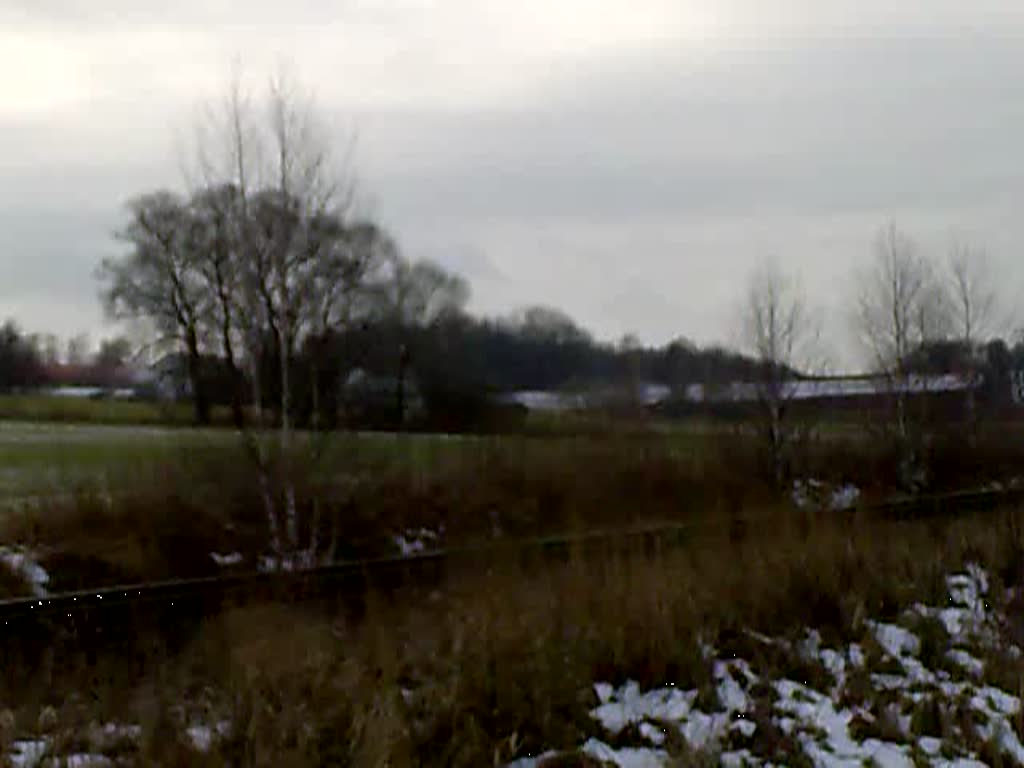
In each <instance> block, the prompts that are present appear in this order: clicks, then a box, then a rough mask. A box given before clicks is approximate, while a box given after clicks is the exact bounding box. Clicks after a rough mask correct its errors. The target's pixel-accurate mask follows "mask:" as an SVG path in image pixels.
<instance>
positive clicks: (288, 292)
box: [196, 75, 371, 562]
mask: <svg viewBox="0 0 1024 768" xmlns="http://www.w3.org/2000/svg"><path fill="white" fill-rule="evenodd" d="M329 135H330V132H329V131H328V129H327V126H326V124H325V123H324V121H323V120H322V118H321V117H320V115H319V114H318V113H317V111H316V109H315V107H314V104H313V102H312V100H311V99H310V98H309V97H308V95H307V94H305V93H303V92H302V91H301V89H300V88H299V87H298V86H297V84H296V82H295V81H294V80H293V79H292V78H290V77H288V76H285V75H279V76H277V77H275V78H273V79H272V80H271V81H270V83H269V85H268V87H267V89H266V92H265V93H264V95H263V96H262V98H259V99H258V98H255V97H253V96H251V95H250V94H249V93H247V92H246V91H245V89H244V88H243V87H242V83H241V79H240V78H236V79H235V80H234V81H233V82H232V84H231V86H230V88H229V90H228V92H227V95H226V98H225V99H224V100H223V102H222V103H221V105H220V106H219V108H218V109H216V110H212V111H211V112H210V113H209V115H208V119H207V121H206V122H205V123H204V125H203V129H202V130H200V131H199V132H198V133H197V137H198V141H197V144H198V147H197V151H196V156H197V166H198V169H199V172H198V174H196V176H197V177H198V178H200V179H201V180H202V185H203V188H205V189H207V190H214V191H216V194H213V195H212V196H208V197H207V199H206V202H207V208H208V210H209V211H210V213H211V216H210V217H209V222H210V224H211V227H210V228H209V230H208V231H209V232H210V233H212V236H211V237H209V238H208V239H207V247H206V248H205V249H204V250H203V254H204V255H203V259H202V268H201V272H202V274H203V275H204V278H205V281H206V283H207V285H208V286H209V290H208V293H209V294H210V295H211V296H212V297H213V300H212V302H211V304H212V308H213V316H214V317H215V318H216V321H217V322H216V325H217V326H218V327H219V328H220V330H219V333H218V336H219V338H220V340H221V347H222V349H223V351H224V354H225V356H226V357H227V358H228V359H229V361H230V360H231V358H232V356H233V355H234V354H235V346H236V345H238V346H241V347H242V349H243V350H244V351H243V356H244V359H245V360H246V361H247V363H248V365H249V368H250V377H251V380H252V386H253V401H254V404H255V405H256V407H257V409H258V410H259V411H260V412H263V410H264V409H265V408H266V407H268V406H269V407H270V408H272V409H274V410H276V420H277V424H278V429H277V442H278V450H277V451H276V453H275V454H274V456H275V457H276V458H275V459H274V460H273V461H274V463H275V466H273V467H272V466H271V453H270V452H269V451H268V450H267V446H266V445H265V440H263V439H255V437H254V435H253V434H252V433H249V432H245V433H244V434H245V436H246V439H247V442H248V444H249V445H250V446H251V448H252V453H253V455H254V457H255V459H256V463H257V466H258V468H259V477H260V485H261V488H262V493H263V498H264V505H265V508H266V512H267V518H268V523H269V527H270V533H271V540H272V542H273V547H274V549H275V551H276V552H277V553H278V555H279V556H281V557H280V558H279V562H283V560H282V558H284V557H285V556H287V557H288V558H295V557H301V558H305V559H306V560H308V559H309V558H311V557H313V556H315V554H316V552H315V550H316V548H317V546H318V542H317V539H316V535H315V532H316V529H317V525H315V524H314V525H312V526H308V527H309V528H310V530H311V538H310V540H309V541H308V542H307V543H306V545H305V546H303V545H302V543H301V542H300V525H299V520H298V514H297V503H296V496H295V494H296V490H295V484H294V482H293V481H292V477H293V475H294V470H295V469H297V467H298V466H299V464H298V462H297V460H296V457H295V456H294V454H295V450H296V441H295V438H294V424H293V415H294V381H293V372H294V367H295V365H296V360H297V353H298V351H299V350H300V349H302V348H303V347H304V345H306V346H308V345H307V342H309V341H310V340H311V339H314V338H316V337H318V336H322V335H323V334H324V333H325V332H326V330H327V329H328V328H329V327H331V326H332V325H335V324H339V323H341V322H343V320H344V318H345V317H346V314H347V312H348V310H349V309H350V308H351V305H352V294H353V292H354V290H355V287H356V286H358V285H359V284H361V282H362V281H363V280H364V279H365V276H366V274H367V271H368V270H369V265H370V262H371V260H370V259H369V258H367V252H366V249H364V248H361V247H360V243H359V238H358V236H357V235H356V234H355V233H354V229H356V227H354V222H353V221H352V209H353V189H354V185H353V183H352V181H351V176H350V174H349V173H348V172H347V170H346V169H345V168H343V167H341V166H339V165H338V164H336V163H335V162H334V161H333V158H332V153H331V151H330V149H331V147H330V142H329V141H328V136H329ZM221 235H223V237H221ZM265 362H270V363H271V365H272V366H273V372H272V376H271V379H269V380H267V379H266V378H265V377H266V376H267V374H269V373H271V370H270V368H268V366H266V365H264V363H265ZM229 365H231V363H230V362H229ZM315 378H316V377H315V376H314V379H315ZM268 385H269V389H268ZM306 463H308V461H304V462H303V464H306ZM275 478H276V482H275ZM278 498H280V505H279V503H278V501H277V499H278ZM282 534H283V535H282Z"/></svg>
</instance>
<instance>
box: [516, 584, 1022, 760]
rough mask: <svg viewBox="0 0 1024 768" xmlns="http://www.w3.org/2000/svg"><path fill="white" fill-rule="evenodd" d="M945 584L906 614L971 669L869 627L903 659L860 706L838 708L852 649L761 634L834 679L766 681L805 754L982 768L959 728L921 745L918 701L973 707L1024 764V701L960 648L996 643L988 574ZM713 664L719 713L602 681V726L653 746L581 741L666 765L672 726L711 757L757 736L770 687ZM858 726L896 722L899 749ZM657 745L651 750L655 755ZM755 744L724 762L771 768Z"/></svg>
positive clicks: (890, 628) (669, 693)
mask: <svg viewBox="0 0 1024 768" xmlns="http://www.w3.org/2000/svg"><path fill="white" fill-rule="evenodd" d="M947 586H948V588H949V605H948V606H947V607H944V608H929V607H925V606H916V607H915V608H914V609H913V610H912V611H911V612H910V613H911V614H915V613H916V614H919V615H924V616H934V617H938V618H941V617H942V616H943V615H945V616H946V620H945V621H944V624H946V625H947V626H950V625H955V627H956V628H957V629H958V630H959V632H957V633H953V632H951V633H950V634H951V635H952V636H953V640H954V642H953V647H951V648H950V650H949V651H948V656H947V658H948V659H949V660H950V661H952V662H954V663H955V664H956V665H957V666H959V667H960V668H961V670H963V674H962V675H957V674H955V673H954V674H951V673H950V671H947V670H945V669H939V670H932V669H929V668H927V667H926V666H925V665H924V664H923V663H922V662H921V660H920V659H919V658H918V656H919V654H920V652H921V640H920V639H919V638H918V636H917V635H915V634H914V633H913V632H911V631H910V630H908V629H906V628H905V627H902V626H900V625H898V624H890V623H882V622H867V623H866V626H867V627H868V629H869V631H870V632H871V633H872V635H873V636H874V638H875V640H876V641H877V643H878V645H879V646H880V647H881V648H882V650H883V652H884V654H885V657H886V658H887V659H888V660H890V661H895V662H896V666H895V669H896V671H895V672H889V673H888V674H877V673H876V674H872V675H871V677H870V679H871V682H872V686H873V688H874V689H875V691H888V692H889V695H887V696H885V697H882V699H881V700H878V701H876V700H874V697H869V699H868V701H867V702H865V703H864V704H862V705H856V706H854V707H841V706H840V705H839V702H840V701H843V699H844V696H845V694H846V684H847V680H848V679H849V673H850V671H851V670H854V669H867V667H868V662H867V658H866V656H865V654H864V652H863V650H862V649H861V647H860V646H859V645H857V644H856V643H854V644H850V645H848V646H846V647H844V648H826V647H824V644H823V642H822V638H821V636H820V634H818V633H817V632H815V631H813V630H810V631H807V632H806V633H805V635H804V637H803V638H802V639H801V640H800V641H798V642H796V643H792V644H791V643H789V642H787V641H785V640H781V639H773V638H768V637H763V636H762V637H759V638H757V639H759V640H761V641H762V644H765V645H769V646H773V647H775V648H778V649H781V650H782V651H783V652H787V650H788V652H792V653H795V654H798V655H799V656H800V657H802V658H804V659H805V660H812V661H813V660H817V661H818V662H819V663H820V664H821V665H822V666H823V667H824V668H825V669H827V670H828V671H829V672H830V674H831V675H832V677H833V678H834V683H833V684H831V685H829V687H828V688H829V689H828V690H826V691H822V690H815V689H814V688H812V687H810V686H809V685H808V684H806V683H800V682H798V681H795V680H787V679H771V678H766V679H765V680H764V682H765V683H767V684H768V687H767V691H768V697H769V699H770V701H768V702H764V701H762V702H761V705H764V704H768V705H769V706H770V714H769V716H770V717H771V719H772V722H773V723H774V725H775V726H776V727H777V728H779V729H780V730H781V731H783V732H784V733H786V734H788V735H790V736H791V737H792V738H793V740H794V742H795V744H796V748H797V750H798V751H799V752H802V753H803V756H804V757H806V758H808V759H809V761H810V762H811V763H813V764H814V765H816V766H824V767H825V768H832V766H844V767H845V766H851V768H853V767H856V768H861V767H862V766H864V765H867V764H871V765H876V766H894V767H895V766H899V767H901V768H902V767H903V766H908V767H910V768H912V766H913V765H914V759H913V755H914V754H915V751H914V748H913V745H914V743H915V741H916V749H917V750H918V754H920V753H923V754H925V755H927V756H928V763H929V764H930V765H936V766H949V767H950V768H974V767H975V766H979V765H983V763H981V762H979V761H978V759H977V755H973V754H969V750H970V741H969V739H967V738H966V737H967V734H966V733H962V732H961V731H960V730H959V726H957V725H953V726H952V727H953V728H954V731H953V733H951V734H950V737H949V738H950V741H949V742H943V741H942V740H940V739H936V738H931V737H922V738H920V739H915V738H914V737H913V736H912V734H911V730H912V717H911V712H912V709H913V705H915V704H918V703H920V702H922V701H937V702H939V703H940V706H943V707H949V708H950V709H951V710H952V709H953V708H955V707H958V706H964V705H966V706H968V707H969V708H970V710H971V711H972V719H973V720H974V723H975V727H976V729H977V735H978V736H979V737H980V738H982V739H983V740H985V741H986V742H989V743H991V744H993V745H995V746H996V747H997V748H998V750H999V751H1000V752H1001V753H1002V755H1003V757H1004V759H1005V760H1006V761H1007V762H1008V763H1013V764H1019V765H1024V744H1022V743H1021V740H1020V739H1019V737H1018V736H1017V733H1016V731H1015V730H1014V728H1013V724H1012V719H1013V718H1016V717H1018V716H1020V713H1021V711H1022V704H1021V700H1020V699H1019V698H1018V697H1016V696H1014V695H1012V694H1010V693H1007V692H1006V691H1002V690H999V689H998V688H994V687H990V686H980V685H978V683H977V678H978V677H979V676H980V675H981V673H982V672H983V671H984V664H983V662H982V661H981V660H980V659H979V658H978V657H976V656H974V655H973V654H972V653H971V652H970V651H969V650H968V648H969V647H971V646H968V648H965V647H958V646H960V645H964V644H966V642H967V640H978V639H983V640H984V639H985V638H986V637H988V636H987V635H985V633H984V632H981V633H980V634H979V632H978V628H982V629H984V628H986V627H992V626H994V624H993V622H994V617H993V616H992V615H991V608H990V606H989V605H988V604H987V603H986V602H985V597H986V594H987V591H988V579H987V576H986V575H985V574H984V572H983V571H981V570H980V569H978V568H977V567H969V568H968V569H967V570H966V573H961V574H956V575H954V576H951V577H950V578H949V579H948V582H947ZM949 611H954V612H955V613H948V612H949ZM993 637H994V636H993ZM703 647H704V650H705V651H706V653H708V654H709V655H710V654H712V653H713V650H712V649H711V648H710V646H703ZM708 661H709V662H710V663H711V665H712V674H713V677H714V680H715V684H716V685H715V690H716V693H717V705H716V706H715V709H716V711H712V712H703V711H701V710H700V709H697V708H695V704H696V701H697V698H698V692H697V691H696V690H692V691H685V690H680V689H677V688H674V687H667V688H662V689H657V690H652V691H647V692H641V691H640V688H639V685H638V684H637V683H636V682H629V683H627V684H626V685H624V686H622V687H621V688H619V689H616V688H614V687H613V686H611V685H609V684H607V683H598V684H596V685H595V687H594V690H595V693H596V694H597V697H598V700H599V701H600V702H601V704H600V706H598V707H597V708H596V709H594V710H593V712H592V713H591V714H592V716H593V717H594V718H595V719H596V720H597V721H598V722H600V724H601V725H602V726H603V727H604V729H605V731H607V732H608V733H610V734H611V735H612V736H616V737H618V736H620V735H621V734H622V733H623V731H624V730H625V729H626V728H627V727H629V726H637V728H638V731H639V734H640V737H641V739H642V740H643V743H644V744H645V745H647V746H643V747H641V746H640V745H637V746H636V748H633V749H629V748H622V749H613V748H611V747H609V746H607V745H606V744H604V743H603V742H601V741H598V740H591V741H589V742H587V745H585V748H584V751H585V752H586V753H587V754H589V755H590V756H591V757H594V758H595V759H598V760H606V761H608V762H609V763H611V764H614V765H619V766H644V767H645V768H646V766H655V765H657V766H661V765H664V764H665V763H666V761H667V758H666V756H665V755H664V753H663V752H661V751H660V750H659V749H657V748H658V747H661V746H663V745H664V743H665V742H666V741H667V740H668V739H667V736H668V733H669V731H670V730H672V729H675V730H676V731H677V732H678V734H679V735H680V736H681V737H682V738H683V739H684V740H685V742H686V743H687V745H688V746H689V747H690V748H691V749H694V750H711V752H712V754H714V752H715V751H717V750H718V749H719V748H720V747H722V746H724V745H725V744H726V742H725V739H726V738H727V737H730V736H733V735H739V736H742V737H744V738H748V739H749V738H752V737H755V736H756V734H757V732H758V726H757V725H756V724H755V723H754V722H753V720H751V719H749V718H747V717H746V716H745V715H746V714H747V713H748V712H750V711H752V709H753V701H752V700H751V698H750V694H749V692H750V691H753V690H755V688H757V689H758V690H765V688H764V687H761V686H758V685H757V684H758V683H759V682H760V679H759V677H758V675H757V674H756V673H755V672H754V671H753V670H752V669H751V667H750V665H749V664H748V663H747V662H746V661H744V660H742V659H728V660H723V659H714V657H713V656H710V658H709V659H708ZM869 671H870V670H869ZM883 702H884V703H883ZM855 720H862V721H864V722H866V723H878V722H879V721H886V722H889V723H891V724H893V725H894V726H895V728H896V732H897V733H901V734H902V737H901V738H898V739H897V741H899V742H901V743H896V742H891V741H881V740H879V739H874V738H870V739H864V740H859V739H858V738H855V737H854V735H853V734H852V733H851V726H852V725H853V723H854V721H855ZM894 738H895V736H894ZM616 743H619V742H616ZM754 744H756V741H755V742H754ZM650 745H653V747H655V748H654V749H651V748H650ZM733 746H735V745H733ZM947 746H948V747H951V748H952V754H955V755H957V757H956V758H954V759H945V758H943V757H941V755H942V753H943V752H944V751H945V747H947ZM750 749H756V746H751V747H750V748H748V749H743V750H738V751H732V752H726V753H724V754H721V755H719V762H720V764H722V765H735V766H744V765H766V764H767V763H766V762H765V761H764V760H763V759H761V758H759V757H758V756H756V755H754V754H753V753H752V752H751V751H750ZM521 765H522V768H531V767H532V768H535V766H536V765H537V763H524V764H521Z"/></svg>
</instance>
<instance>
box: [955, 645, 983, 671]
mask: <svg viewBox="0 0 1024 768" xmlns="http://www.w3.org/2000/svg"><path fill="white" fill-rule="evenodd" d="M946 658H947V659H949V660H950V661H951V662H953V663H954V664H956V665H957V666H958V667H961V668H962V669H964V670H966V671H967V672H968V674H970V675H971V676H972V677H981V676H982V674H983V673H984V672H985V664H984V663H983V662H982V661H981V659H979V658H977V657H976V656H972V655H971V654H969V653H968V652H967V651H965V650H962V649H960V648H954V649H953V650H951V651H949V652H948V653H947V654H946Z"/></svg>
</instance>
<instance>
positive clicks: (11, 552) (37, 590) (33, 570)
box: [0, 547, 50, 597]
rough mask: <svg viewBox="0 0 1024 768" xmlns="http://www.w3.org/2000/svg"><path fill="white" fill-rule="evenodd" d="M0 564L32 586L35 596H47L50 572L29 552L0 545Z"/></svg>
mask: <svg viewBox="0 0 1024 768" xmlns="http://www.w3.org/2000/svg"><path fill="white" fill-rule="evenodd" d="M0 564H3V565H4V566H5V567H6V568H7V570H9V571H10V572H11V573H13V574H14V575H15V576H17V577H19V578H21V579H23V580H24V581H25V582H26V583H28V585H29V586H30V587H31V588H32V595H33V596H34V597H46V596H47V591H46V585H47V584H49V583H50V574H48V573H47V572H46V569H44V568H43V566H41V565H40V564H39V563H38V562H36V561H35V559H34V558H33V557H32V555H30V554H29V553H28V552H25V551H23V550H21V549H19V548H14V547H0Z"/></svg>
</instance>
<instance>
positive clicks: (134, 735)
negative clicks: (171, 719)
mask: <svg viewBox="0 0 1024 768" xmlns="http://www.w3.org/2000/svg"><path fill="white" fill-rule="evenodd" d="M230 729H231V724H230V723H229V722H227V721H221V722H218V723H216V724H215V725H212V726H210V725H203V724H200V723H195V724H193V725H190V726H189V727H187V728H186V729H185V732H184V736H185V738H186V739H187V743H188V744H189V745H191V747H192V749H194V750H195V751H196V752H199V753H202V754H206V753H208V752H210V750H211V749H212V748H213V746H214V745H215V744H216V743H217V742H218V741H219V740H221V739H223V738H224V737H225V736H226V735H227V734H228V733H230ZM84 736H85V740H84V741H82V742H81V743H79V746H82V745H83V744H85V743H88V745H89V749H90V750H91V751H90V752H76V753H71V754H55V753H54V751H53V741H51V739H50V738H49V737H43V738H38V739H20V740H17V741H14V742H12V743H10V744H9V745H8V749H7V751H6V752H5V751H3V748H2V746H0V766H6V765H8V764H9V765H10V766H11V767H12V768H111V767H112V766H114V765H115V761H114V760H112V759H111V758H110V757H108V756H107V755H106V754H104V752H110V753H114V751H116V752H118V753H120V754H123V751H124V750H123V747H124V745H125V744H137V743H138V742H139V740H140V739H141V738H142V727H141V726H138V725H124V724H121V723H107V724H105V725H92V726H90V727H89V728H88V729H87V732H86V733H85V734H84ZM5 760H6V761H7V762H4V761H5ZM116 764H117V765H123V764H124V762H123V761H122V760H119V761H118V762H117V763H116Z"/></svg>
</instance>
